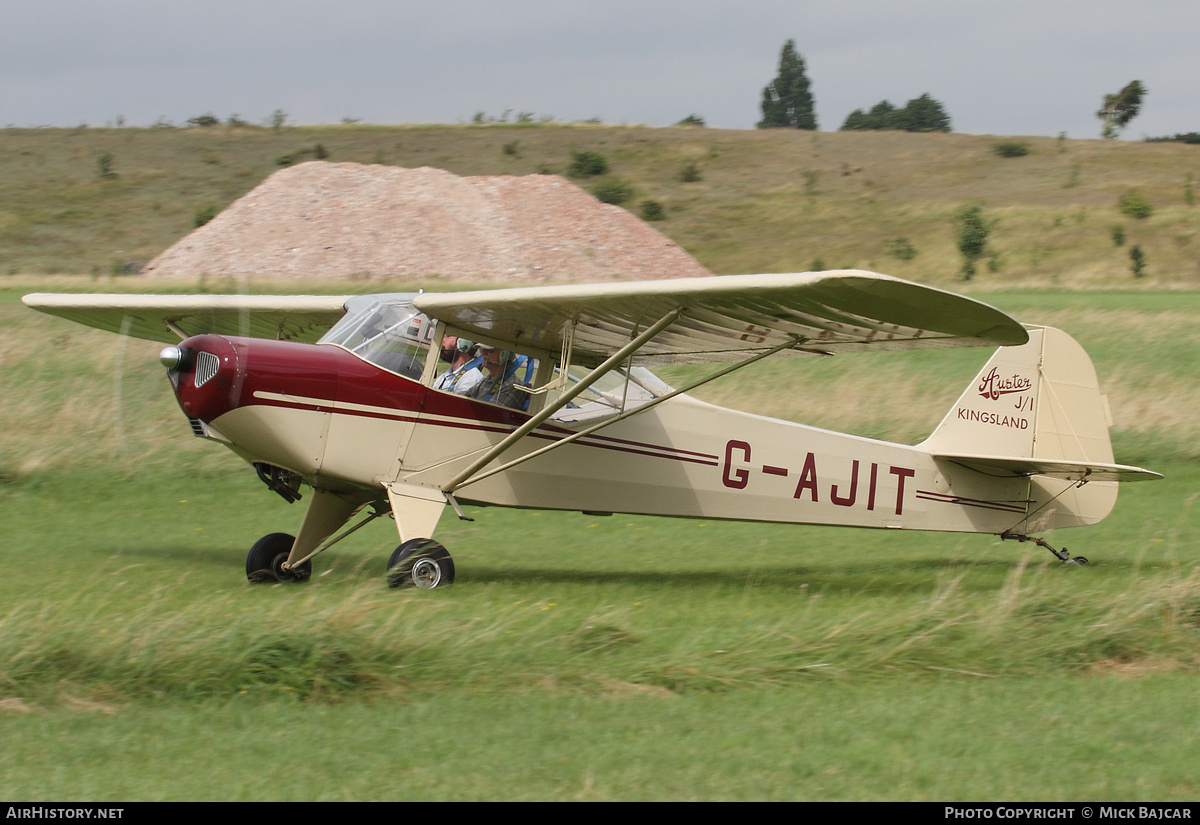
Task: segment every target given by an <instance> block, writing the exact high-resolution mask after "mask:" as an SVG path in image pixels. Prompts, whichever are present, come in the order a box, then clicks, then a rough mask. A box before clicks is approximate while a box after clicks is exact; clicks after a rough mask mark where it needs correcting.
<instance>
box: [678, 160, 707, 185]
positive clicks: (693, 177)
mask: <svg viewBox="0 0 1200 825" xmlns="http://www.w3.org/2000/svg"><path fill="white" fill-rule="evenodd" d="M701 177H702V176H701V174H700V167H699V166H697V165H696V164H694V163H689V164H688V165H687V166H685V167H683V169H682V170H681V171H680V173H679V179H680V180H681V181H683V182H684V183H695V182H696V181H698V180H700V178H701Z"/></svg>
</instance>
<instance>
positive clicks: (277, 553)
mask: <svg viewBox="0 0 1200 825" xmlns="http://www.w3.org/2000/svg"><path fill="white" fill-rule="evenodd" d="M295 543H296V538H295V536H290V535H288V534H287V533H271V534H269V535H266V536H263V537H262V538H261V539H259V540H258V541H256V542H254V546H253V547H251V548H250V552H249V553H248V554H247V555H246V578H247V579H249V580H250V581H251V582H254V583H256V584H261V583H270V582H306V581H308V580H309V578H310V577H311V576H312V560H311V559H309V560H308V561H306V562H304V564H302V565H300V566H299V567H298V568H296V569H295V570H284V569H283V563H284V562H285V561H287V557H288V553H290V552H292V545H293V544H295Z"/></svg>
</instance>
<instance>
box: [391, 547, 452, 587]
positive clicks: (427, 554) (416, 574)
mask: <svg viewBox="0 0 1200 825" xmlns="http://www.w3.org/2000/svg"><path fill="white" fill-rule="evenodd" d="M387 580H388V587H392V588H396V587H417V588H420V589H422V590H430V589H432V588H434V587H448V586H450V585H452V584H454V560H453V559H452V558H450V554H449V553H448V552H447V551H446V548H445V547H443V546H442V545H440V544H438V543H437V542H436V541H434V540H433V539H412V540H411V541H406V542H404V544H401V545H400V546H399V547H397V548H396V550H395V552H393V553H392V557H391V558H390V559H388V573H387Z"/></svg>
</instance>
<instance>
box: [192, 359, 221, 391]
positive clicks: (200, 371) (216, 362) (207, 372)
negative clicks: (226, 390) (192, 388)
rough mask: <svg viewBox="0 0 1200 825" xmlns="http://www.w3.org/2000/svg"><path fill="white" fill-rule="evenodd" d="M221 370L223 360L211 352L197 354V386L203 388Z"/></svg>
mask: <svg viewBox="0 0 1200 825" xmlns="http://www.w3.org/2000/svg"><path fill="white" fill-rule="evenodd" d="M220 368H221V359H220V358H218V357H217V356H215V355H213V354H212V353H211V352H198V353H196V386H197V387H203V386H204V385H205V384H207V383H208V382H209V381H211V380H212V379H213V376H215V375H216V374H217V370H219V369H220Z"/></svg>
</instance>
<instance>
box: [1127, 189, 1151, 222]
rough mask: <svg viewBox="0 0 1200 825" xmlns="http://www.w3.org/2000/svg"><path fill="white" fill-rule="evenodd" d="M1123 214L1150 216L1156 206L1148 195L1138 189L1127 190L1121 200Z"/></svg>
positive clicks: (1136, 216) (1133, 216) (1141, 216)
mask: <svg viewBox="0 0 1200 825" xmlns="http://www.w3.org/2000/svg"><path fill="white" fill-rule="evenodd" d="M1120 207H1121V214H1122V215H1128V216H1129V217H1131V218H1148V217H1150V215H1151V213H1153V212H1154V207H1153V206H1151V205H1150V201H1148V200H1147V199H1146V196H1145V195H1143V194H1142V193H1141V192H1138V191H1137V190H1132V191H1129V192H1126V193H1125V194H1124V195H1122V196H1121V200H1120Z"/></svg>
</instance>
